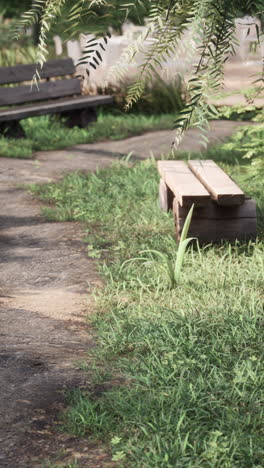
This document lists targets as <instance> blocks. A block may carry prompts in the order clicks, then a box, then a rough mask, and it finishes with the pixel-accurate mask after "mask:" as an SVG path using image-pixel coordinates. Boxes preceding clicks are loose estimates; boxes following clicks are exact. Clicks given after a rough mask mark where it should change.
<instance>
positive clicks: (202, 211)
mask: <svg viewBox="0 0 264 468" xmlns="http://www.w3.org/2000/svg"><path fill="white" fill-rule="evenodd" d="M174 209H175V210H177V216H178V217H179V218H186V216H187V214H188V211H189V208H187V207H184V206H180V205H179V204H178V206H177V207H176V206H175V208H174ZM256 216H257V215H256V202H255V200H252V199H251V198H245V201H244V203H243V205H233V206H221V205H218V204H217V203H216V202H215V201H213V200H211V203H209V204H208V205H206V206H205V207H197V208H194V210H193V215H192V219H200V220H204V219H222V220H225V219H231V218H234V219H236V218H256Z"/></svg>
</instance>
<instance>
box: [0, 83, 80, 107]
mask: <svg viewBox="0 0 264 468" xmlns="http://www.w3.org/2000/svg"><path fill="white" fill-rule="evenodd" d="M74 94H81V86H80V80H78V78H73V79H70V80H67V79H66V80H57V81H48V82H47V83H39V87H38V88H37V87H36V86H33V87H32V88H31V86H18V87H16V88H1V89H0V106H8V105H13V104H23V103H25V102H33V101H44V100H48V99H54V98H58V97H65V96H73V95H74Z"/></svg>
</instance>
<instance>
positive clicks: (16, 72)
mask: <svg viewBox="0 0 264 468" xmlns="http://www.w3.org/2000/svg"><path fill="white" fill-rule="evenodd" d="M35 72H36V65H35V64H32V65H16V66H13V67H0V133H2V134H4V135H5V136H9V137H16V138H19V137H24V136H25V134H24V130H23V128H22V127H21V125H20V124H19V121H20V120H21V119H26V118H27V117H33V116H38V115H45V114H57V115H59V116H61V117H62V118H64V119H65V123H66V125H67V126H69V127H73V126H75V125H77V126H79V127H82V128H83V127H86V126H87V125H88V123H90V122H91V121H94V120H96V111H95V109H96V107H97V106H100V105H105V104H111V103H112V102H113V97H111V96H82V95H81V81H80V80H79V79H78V78H76V77H73V74H74V73H75V67H74V64H73V61H72V59H63V60H62V59H60V60H51V61H49V62H47V63H46V64H45V65H44V66H43V68H42V69H38V72H39V74H40V77H41V82H40V83H39V86H38V88H37V86H35V85H34V86H33V87H32V86H31V80H32V77H33V75H34V73H35ZM54 78H56V79H54ZM21 83H23V84H21ZM14 84H18V86H6V85H14ZM1 85H2V86H1ZM25 103H26V105H25ZM11 106H12V107H11ZM1 108H2V109H1Z"/></svg>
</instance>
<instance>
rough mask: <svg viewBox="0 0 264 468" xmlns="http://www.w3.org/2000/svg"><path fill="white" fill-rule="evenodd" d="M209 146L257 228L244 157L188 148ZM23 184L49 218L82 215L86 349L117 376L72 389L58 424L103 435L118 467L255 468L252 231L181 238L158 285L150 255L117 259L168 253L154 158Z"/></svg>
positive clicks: (259, 253)
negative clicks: (183, 244) (89, 342)
mask: <svg viewBox="0 0 264 468" xmlns="http://www.w3.org/2000/svg"><path fill="white" fill-rule="evenodd" d="M212 156H213V157H214V159H215V160H216V161H217V162H218V163H220V164H221V165H223V167H224V169H225V170H226V171H227V172H228V173H229V174H230V176H232V177H233V178H234V179H235V180H236V181H237V183H239V185H241V186H242V188H243V189H244V190H245V191H246V192H247V194H249V195H251V196H253V197H254V198H255V199H256V200H257V204H258V210H259V212H258V214H259V215H260V213H262V218H261V217H260V216H259V218H260V221H261V224H260V225H259V236H260V238H263V233H264V222H263V221H264V219H263V212H264V197H263V180H262V178H261V177H259V178H257V179H255V180H252V178H251V174H252V167H251V166H250V165H249V164H247V160H244V159H243V158H242V154H240V153H239V152H237V151H234V150H233V149H225V150H224V149H223V147H222V146H220V147H217V148H212V149H210V151H208V152H207V153H205V154H203V155H200V154H199V155H192V158H196V157H198V158H201V157H202V158H206V159H208V158H212ZM183 157H185V158H188V155H187V154H186V155H181V154H179V158H181V159H182V158H183ZM227 162H228V163H227ZM33 190H34V193H38V194H39V196H40V197H41V198H42V200H43V201H44V202H46V203H49V205H48V206H47V208H46V212H48V213H49V216H50V219H57V220H58V219H60V220H69V219H72V220H81V221H83V222H85V226H86V231H87V242H88V243H89V244H92V245H93V246H94V248H97V249H101V253H102V258H105V263H104V264H102V261H100V265H101V266H100V270H101V272H102V274H104V277H105V287H104V290H102V291H99V292H98V294H97V314H96V316H95V317H94V318H93V323H94V325H95V326H96V327H97V331H98V349H97V354H96V355H95V358H96V357H97V359H99V366H100V369H101V367H102V363H104V365H105V368H106V369H108V368H109V363H110V365H111V367H113V366H114V375H115V376H116V379H115V380H114V381H115V382H120V381H121V383H120V384H119V383H115V384H113V381H112V380H111V378H109V381H108V385H105V387H103V388H105V390H103V391H102V385H101V384H100V386H99V387H98V386H97V385H96V384H95V386H94V387H93V386H91V387H90V391H89V392H81V391H76V392H74V393H73V394H72V395H71V398H70V401H69V405H70V406H69V409H68V411H67V413H66V414H65V415H64V420H63V425H64V429H66V430H69V431H71V432H73V433H74V434H76V435H79V436H84V435H86V436H93V437H98V438H99V439H100V440H102V438H105V439H106V440H107V441H109V443H110V445H111V449H112V456H113V460H119V461H120V463H123V464H124V466H126V467H129V466H131V467H140V468H141V467H146V468H151V467H153V468H154V467H155V468H156V467H161V468H174V467H177V466H179V467H184V468H193V467H194V466H196V467H197V468H212V467H214V468H223V467H224V468H257V467H258V468H260V467H261V466H262V465H263V455H264V453H263V443H262V440H263V436H264V433H263V417H264V413H263V404H262V402H263V398H264V393H263V389H264V380H263V378H264V368H263V353H264V347H263V333H262V328H263V295H262V294H263V291H262V290H263V279H264V278H263V272H264V268H263V266H264V265H263V259H264V248H263V242H260V241H259V242H257V243H250V244H245V245H244V244H235V245H232V246H231V245H230V244H227V243H223V244H222V245H218V246H215V247H212V246H207V247H206V248H204V249H195V248H193V249H192V248H190V249H188V251H187V252H186V256H185V265H184V269H183V270H182V280H181V282H180V283H179V284H178V285H177V287H176V288H175V289H170V284H169V283H168V282H167V281H166V278H165V279H164V274H163V275H162V274H161V271H160V269H159V268H157V269H156V268H153V264H151V265H150V267H148V265H142V264H140V263H138V262H133V263H132V264H131V268H129V269H126V268H122V265H123V264H124V262H125V261H126V260H128V259H130V258H133V257H136V256H138V253H139V252H140V251H142V250H157V251H159V252H162V253H164V254H166V255H167V257H168V258H169V259H170V260H171V261H173V259H175V252H176V245H175V241H174V238H173V235H174V226H173V219H172V216H171V215H168V214H167V213H164V212H162V211H160V209H159V207H158V204H157V194H158V173H157V169H156V166H155V163H154V161H144V162H141V163H138V164H135V165H133V166H131V165H130V166H129V164H128V163H126V162H123V163H121V164H120V163H119V164H115V165H114V166H113V167H112V168H110V169H105V170H100V171H97V172H96V173H94V174H78V173H74V174H69V175H68V176H66V177H65V178H64V179H63V180H62V181H60V182H59V183H58V184H48V185H42V186H35V187H34V188H33ZM98 193H100V197H98ZM53 204H55V205H53ZM121 466H122V465H121Z"/></svg>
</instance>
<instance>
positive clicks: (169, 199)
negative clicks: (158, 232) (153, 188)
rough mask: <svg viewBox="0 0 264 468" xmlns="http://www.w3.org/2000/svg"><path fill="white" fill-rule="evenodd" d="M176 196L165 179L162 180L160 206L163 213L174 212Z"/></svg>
mask: <svg viewBox="0 0 264 468" xmlns="http://www.w3.org/2000/svg"><path fill="white" fill-rule="evenodd" d="M173 199H174V194H173V192H172V191H171V189H170V188H169V187H168V185H167V184H166V183H165V182H164V180H163V179H160V184H159V204H160V208H161V209H162V210H163V211H170V210H172V204H173Z"/></svg>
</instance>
